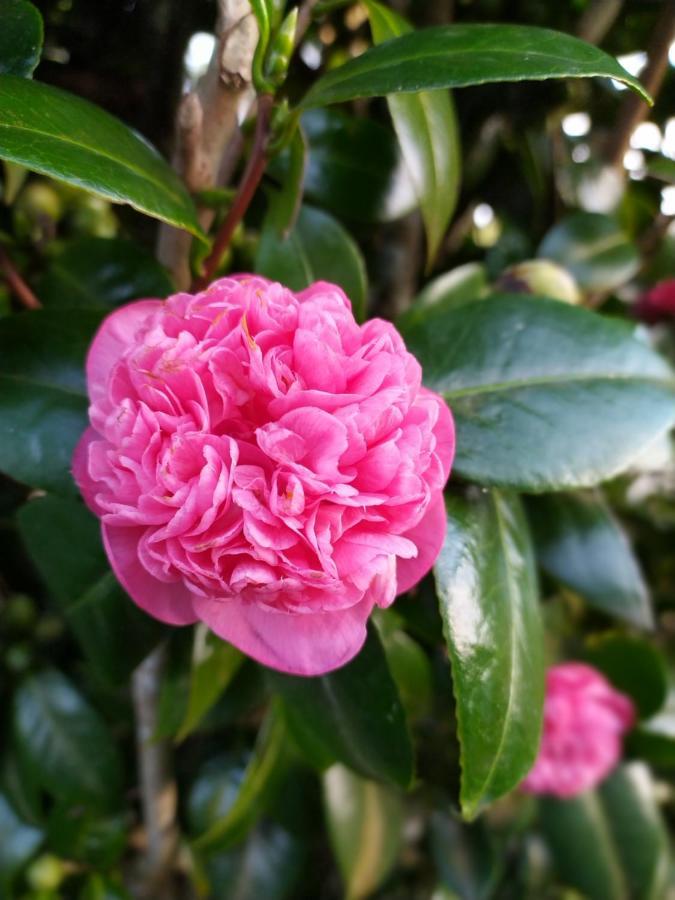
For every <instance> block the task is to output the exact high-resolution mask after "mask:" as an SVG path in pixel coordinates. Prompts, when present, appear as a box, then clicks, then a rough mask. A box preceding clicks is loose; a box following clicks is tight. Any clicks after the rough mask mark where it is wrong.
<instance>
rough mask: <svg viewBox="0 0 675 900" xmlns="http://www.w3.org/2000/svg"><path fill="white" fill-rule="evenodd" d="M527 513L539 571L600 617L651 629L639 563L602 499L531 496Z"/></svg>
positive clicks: (567, 495) (577, 496) (590, 495)
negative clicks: (602, 613)
mask: <svg viewBox="0 0 675 900" xmlns="http://www.w3.org/2000/svg"><path fill="white" fill-rule="evenodd" d="M527 508H528V513H529V515H530V520H531V522H532V524H533V533H534V537H535V543H536V547H537V555H538V557H539V561H540V563H541V566H542V568H543V569H544V571H546V572H548V574H549V575H552V576H553V577H554V578H555V579H557V580H558V581H560V582H561V583H562V584H564V585H565V586H566V587H568V588H571V590H573V591H576V592H577V593H578V594H581V596H582V597H584V598H585V599H586V600H587V601H588V602H589V603H590V604H591V605H592V606H595V607H597V608H598V609H601V610H602V611H603V612H606V613H609V614H610V615H612V616H617V617H618V618H620V619H625V621H627V622H630V623H631V624H633V625H637V626H638V627H640V628H651V627H653V624H654V619H653V615H652V609H651V603H650V598H649V591H648V588H647V585H646V584H645V581H644V579H643V577H642V572H641V571H640V566H639V563H638V561H637V559H636V557H635V555H634V553H633V550H632V548H631V545H630V542H629V540H628V537H627V536H626V534H625V532H624V531H623V529H622V527H621V525H620V524H619V522H618V521H617V520H616V519H615V518H614V516H613V515H612V512H611V510H610V508H609V507H608V505H607V504H606V503H605V502H604V500H603V499H602V497H601V496H599V495H593V494H557V495H547V496H543V497H532V498H531V499H530V501H529V503H528V507H527Z"/></svg>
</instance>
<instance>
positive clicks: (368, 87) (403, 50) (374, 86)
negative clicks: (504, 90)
mask: <svg viewBox="0 0 675 900" xmlns="http://www.w3.org/2000/svg"><path fill="white" fill-rule="evenodd" d="M596 76H597V77H600V78H614V79H616V80H617V81H621V82H623V83H624V84H627V85H628V86H629V87H631V88H633V89H634V90H635V91H637V93H639V94H640V95H641V96H642V97H644V98H645V100H649V95H648V94H647V93H646V91H645V90H644V88H643V87H642V85H641V84H640V82H639V81H638V79H637V78H634V77H633V76H632V75H629V74H628V72H627V71H626V70H625V69H624V68H623V66H621V65H620V64H619V63H618V62H617V61H616V60H615V59H612V57H611V56H608V55H607V54H606V53H603V51H602V50H598V48H597V47H593V46H591V45H590V44H586V43H584V41H580V40H579V39H578V38H574V37H572V36H571V35H569V34H563V33H561V32H557V31H550V30H549V29H547V28H533V27H531V26H526V25H482V24H481V25H475V24H470V25H465V24H462V25H441V26H438V27H435V28H425V29H424V30H422V31H416V32H413V33H412V34H404V35H402V36H401V37H398V38H394V39H393V40H391V41H387V42H386V43H385V44H382V45H380V46H379V47H373V48H372V49H370V50H366V52H365V53H362V54H361V56H358V57H357V58H356V59H352V60H350V61H349V62H347V63H345V64H344V65H342V66H339V67H338V68H336V69H332V70H331V71H330V72H327V73H326V74H325V75H324V76H323V77H322V78H320V79H319V80H318V81H317V82H315V84H314V85H313V86H312V88H311V89H310V90H309V92H308V93H307V94H306V96H305V98H304V100H303V101H302V103H301V104H300V106H301V108H304V109H308V108H310V107H313V106H326V105H327V104H329V103H343V102H345V101H347V100H355V99H356V98H357V97H381V96H384V95H385V94H386V95H388V94H394V93H415V92H418V91H425V90H433V89H434V88H455V87H467V86H469V85H476V84H487V83H490V82H495V81H540V80H542V79H548V78H589V77H596Z"/></svg>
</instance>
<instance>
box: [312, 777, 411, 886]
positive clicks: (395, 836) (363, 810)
mask: <svg viewBox="0 0 675 900" xmlns="http://www.w3.org/2000/svg"><path fill="white" fill-rule="evenodd" d="M323 789H324V805H325V809H326V818H327V820H328V835H329V838H330V843H331V846H332V848H333V853H334V854H335V857H336V859H337V863H338V866H339V868H340V872H341V873H342V878H343V880H344V883H345V892H344V896H345V900H363V898H365V897H369V896H370V895H371V894H372V893H374V891H376V890H377V888H378V887H379V886H380V885H381V884H382V883H383V882H384V880H385V879H386V878H387V876H388V875H389V873H390V872H391V870H392V869H393V867H394V865H395V864H396V860H397V858H398V854H399V851H400V849H401V846H402V842H403V841H402V839H403V819H404V809H403V800H402V797H401V794H400V793H399V792H398V791H395V790H393V789H392V788H390V787H387V786H385V785H382V784H378V783H377V782H375V781H366V780H365V779H363V778H359V776H358V775H355V774H354V773H353V772H352V771H350V770H349V769H347V768H346V767H345V766H339V765H338V766H333V767H332V768H330V769H329V770H328V771H327V772H326V773H325V774H324V776H323Z"/></svg>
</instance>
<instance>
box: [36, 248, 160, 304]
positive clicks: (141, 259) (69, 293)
mask: <svg viewBox="0 0 675 900" xmlns="http://www.w3.org/2000/svg"><path fill="white" fill-rule="evenodd" d="M173 290H174V287H173V284H172V283H171V279H170V278H169V276H168V275H167V272H166V270H165V269H164V268H163V267H162V266H160V264H159V263H158V262H157V261H156V260H155V258H154V257H153V256H152V255H151V254H150V253H148V251H147V250H145V249H144V248H143V247H141V246H140V245H139V244H137V243H135V242H134V241H126V240H122V239H121V238H98V237H85V238H79V239H77V240H74V241H69V242H68V243H67V244H65V245H64V247H63V249H62V251H61V252H60V253H59V254H58V256H56V257H54V258H53V259H51V260H50V262H49V265H48V267H47V270H46V271H45V273H44V275H43V276H42V278H41V279H40V281H39V282H38V284H37V285H36V289H35V292H36V294H37V295H38V297H39V298H40V301H41V302H42V304H43V306H61V307H68V308H70V309H73V308H76V307H85V308H88V309H110V308H111V307H115V306H121V305H122V304H123V303H129V302H130V301H131V300H139V299H145V298H153V297H157V298H160V299H161V298H164V297H166V296H168V295H169V294H170V293H172V292H173Z"/></svg>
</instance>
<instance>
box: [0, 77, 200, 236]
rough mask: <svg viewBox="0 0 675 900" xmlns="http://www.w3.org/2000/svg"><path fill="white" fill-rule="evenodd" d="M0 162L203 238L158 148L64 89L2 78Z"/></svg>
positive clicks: (183, 192)
mask: <svg viewBox="0 0 675 900" xmlns="http://www.w3.org/2000/svg"><path fill="white" fill-rule="evenodd" d="M0 158H2V159H9V160H11V161H12V162H17V163H21V165H24V166H26V167H27V168H29V169H32V170H33V171H34V172H40V173H41V174H43V175H49V176H51V177H52V178H56V179H58V180H60V181H65V182H68V183H69V184H74V185H76V186H77V187H82V188H86V189H87V190H89V191H91V192H92V193H94V194H98V195H100V196H101V197H106V198H107V199H108V200H112V201H113V202H114V203H128V204H130V205H131V206H133V207H134V209H137V210H138V211H139V212H142V213H145V214H146V215H149V216H153V217H154V218H156V219H161V220H162V221H164V222H168V223H169V224H171V225H175V226H176V227H177V228H184V229H185V230H186V231H189V232H191V233H192V234H194V235H196V236H197V237H202V232H201V230H200V228H199V225H198V223H197V216H196V211H195V207H194V204H193V203H192V200H191V199H190V196H189V194H188V193H187V190H186V189H185V186H184V185H183V183H182V181H181V180H180V179H179V177H178V176H177V175H176V173H175V172H174V171H173V169H172V168H171V167H170V166H169V164H168V163H167V162H166V161H165V160H164V159H163V158H162V157H161V156H160V155H159V153H157V151H156V150H155V149H154V147H152V146H151V145H150V144H149V143H148V142H147V141H145V140H144V139H143V138H141V137H139V135H137V134H136V133H135V132H134V131H132V130H131V129H130V128H127V126H126V125H124V124H123V123H122V122H120V121H119V120H118V119H116V118H114V116H111V115H110V114H109V113H107V112H105V111H104V110H102V109H100V108H99V107H97V106H94V105H93V104H91V103H89V102H87V101H86V100H82V99H81V98H80V97H76V96H74V95H73V94H68V93H66V92H65V91H62V90H60V89H59V88H55V87H51V86H49V85H46V84H37V83H36V82H34V81H29V80H27V79H24V78H17V77H15V76H13V75H2V76H0Z"/></svg>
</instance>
